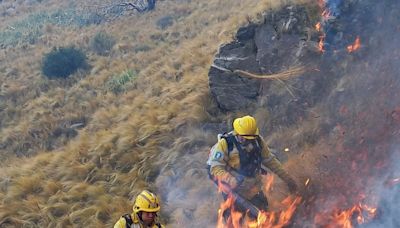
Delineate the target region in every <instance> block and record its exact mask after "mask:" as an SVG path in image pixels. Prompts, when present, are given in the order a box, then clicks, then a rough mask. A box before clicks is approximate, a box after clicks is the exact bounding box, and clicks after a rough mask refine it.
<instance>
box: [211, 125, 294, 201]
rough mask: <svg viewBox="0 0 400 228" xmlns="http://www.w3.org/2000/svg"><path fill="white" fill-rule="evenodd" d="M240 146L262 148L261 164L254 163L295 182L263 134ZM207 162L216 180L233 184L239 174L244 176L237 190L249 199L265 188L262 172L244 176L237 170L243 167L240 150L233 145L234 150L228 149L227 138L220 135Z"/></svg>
mask: <svg viewBox="0 0 400 228" xmlns="http://www.w3.org/2000/svg"><path fill="white" fill-rule="evenodd" d="M229 134H230V135H234V133H233V132H230V133H228V135H229ZM259 144H261V145H259ZM240 147H241V148H242V150H243V151H245V152H249V151H252V150H254V149H255V148H254V147H256V149H258V150H261V151H260V156H261V161H260V164H254V165H259V166H261V165H263V166H265V167H267V168H268V169H270V170H271V171H272V172H274V173H275V174H276V175H278V176H279V177H280V178H281V179H282V180H284V181H285V182H286V183H289V182H294V181H293V179H292V178H291V177H290V175H289V174H288V173H287V172H286V171H285V170H284V169H283V167H282V165H281V163H280V162H279V161H278V160H277V159H276V157H275V156H274V155H273V154H272V153H271V152H270V151H269V149H268V146H267V144H266V143H265V141H264V140H263V139H262V137H261V136H259V139H258V140H254V143H251V144H248V145H242V144H240ZM207 164H208V165H209V171H210V175H211V176H212V178H214V179H215V180H219V181H223V182H225V183H227V184H229V185H232V183H233V182H237V180H238V177H239V176H240V178H244V179H243V182H242V184H240V185H239V186H238V187H237V188H236V189H235V191H236V192H237V193H239V194H241V195H242V196H243V197H245V198H247V199H251V198H252V197H254V196H255V195H256V194H257V193H259V192H261V191H262V189H263V188H262V181H261V173H260V172H256V173H255V174H254V175H252V176H243V175H242V174H240V173H238V172H237V171H238V170H240V169H241V167H240V166H241V162H240V156H239V150H238V149H237V147H236V146H233V148H232V150H231V151H228V142H227V140H226V139H225V138H220V137H219V139H218V142H217V143H216V144H215V145H214V146H213V147H212V148H211V151H210V155H209V159H208V161H207ZM259 168H261V167H259Z"/></svg>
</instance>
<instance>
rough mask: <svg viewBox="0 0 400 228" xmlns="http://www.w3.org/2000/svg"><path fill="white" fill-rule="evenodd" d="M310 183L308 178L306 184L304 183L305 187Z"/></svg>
mask: <svg viewBox="0 0 400 228" xmlns="http://www.w3.org/2000/svg"><path fill="white" fill-rule="evenodd" d="M309 183H310V178H307V180H306V183H304V186H307V185H308V184H309Z"/></svg>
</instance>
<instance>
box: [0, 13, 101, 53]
mask: <svg viewBox="0 0 400 228" xmlns="http://www.w3.org/2000/svg"><path fill="white" fill-rule="evenodd" d="M103 19H104V18H103V17H101V16H100V15H99V14H96V13H92V12H79V11H77V10H76V9H72V8H71V9H63V10H61V9H60V10H57V11H55V12H45V11H42V12H38V13H33V14H30V15H29V16H27V17H26V18H25V19H23V20H20V21H18V22H15V23H13V24H11V25H9V26H8V27H7V28H6V29H5V30H3V31H0V43H2V44H3V45H5V46H15V45H17V44H22V43H29V44H34V43H35V42H36V41H37V39H38V38H39V37H40V36H41V35H43V34H44V33H45V32H44V27H45V25H46V24H53V25H58V26H77V27H83V26H88V25H91V24H99V23H101V22H102V21H103Z"/></svg>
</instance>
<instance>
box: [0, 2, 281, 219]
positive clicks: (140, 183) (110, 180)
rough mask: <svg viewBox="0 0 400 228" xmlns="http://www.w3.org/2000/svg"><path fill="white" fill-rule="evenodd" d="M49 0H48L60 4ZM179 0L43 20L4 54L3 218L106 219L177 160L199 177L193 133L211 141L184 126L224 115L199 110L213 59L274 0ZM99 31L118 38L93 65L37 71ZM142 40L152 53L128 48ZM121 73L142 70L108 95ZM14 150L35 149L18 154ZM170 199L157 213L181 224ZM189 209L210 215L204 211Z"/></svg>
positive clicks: (83, 44) (0, 193) (189, 176)
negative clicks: (85, 23)
mask: <svg viewBox="0 0 400 228" xmlns="http://www.w3.org/2000/svg"><path fill="white" fill-rule="evenodd" d="M56 2H57V1H49V4H50V6H51V7H57V5H56ZM77 2H78V1H77ZM178 2H180V1H160V2H159V4H158V6H157V10H155V11H154V12H150V13H147V14H143V15H137V14H134V15H131V16H128V17H125V18H121V19H120V20H117V21H114V22H111V23H107V24H103V25H101V26H90V27H85V28H82V29H79V28H74V27H71V28H60V27H57V26H51V27H50V26H49V27H46V31H47V33H46V34H45V35H44V36H43V37H41V39H40V40H39V42H38V43H37V44H35V45H28V46H21V47H20V46H17V47H10V48H7V49H4V50H0V54H1V55H0V56H2V58H3V57H5V61H1V63H0V68H1V69H3V71H2V72H5V73H4V74H3V73H2V74H0V77H1V82H2V85H1V96H2V99H3V100H4V102H3V103H1V105H2V107H3V106H4V107H5V108H4V110H2V111H1V112H0V115H1V116H0V118H1V122H0V123H1V125H0V126H1V128H0V139H1V140H0V143H1V145H2V147H1V148H3V149H0V153H1V154H2V156H4V159H3V161H2V162H1V163H0V164H1V165H2V167H1V168H0V178H1V179H0V180H1V181H0V202H1V207H0V226H3V225H4V226H6V225H11V226H25V227H29V226H33V227H35V226H40V227H46V226H47V227H69V226H75V227H110V226H112V225H113V223H114V222H115V221H116V220H117V219H118V217H119V216H120V215H121V214H123V213H126V212H129V211H130V210H131V203H130V201H129V200H132V198H133V197H134V196H135V195H136V194H137V193H138V192H139V191H141V190H142V189H143V188H151V189H155V188H156V187H157V186H156V184H155V183H154V178H155V176H157V173H158V172H160V171H162V170H168V168H170V167H173V166H174V164H175V163H177V162H178V161H179V160H181V159H182V158H184V160H185V161H187V163H186V165H187V167H186V166H185V167H184V168H187V169H188V171H189V172H188V173H187V174H186V176H185V177H184V179H185V180H188V181H187V182H184V183H181V184H182V186H183V187H184V188H186V189H190V188H193V189H195V186H196V183H195V182H194V179H193V177H198V176H197V175H199V173H198V172H197V171H195V170H191V169H192V168H193V167H191V166H192V165H193V164H194V163H192V161H191V159H190V157H188V156H185V155H186V154H185V153H188V151H189V150H191V149H194V148H197V149H198V150H204V149H205V148H206V147H207V146H208V145H197V144H196V143H195V142H196V139H199V138H200V139H201V140H203V141H205V142H208V143H210V142H212V139H211V138H210V137H209V136H207V135H204V133H202V132H196V131H195V130H193V131H191V132H192V133H191V134H189V135H188V134H187V129H192V128H191V126H195V125H196V124H199V123H201V122H202V121H204V120H206V119H215V118H222V119H224V118H225V117H221V116H209V114H208V113H207V111H206V109H207V108H208V107H210V106H212V105H214V106H215V104H213V103H212V101H210V99H209V91H208V78H207V74H208V69H209V66H210V64H211V63H212V59H213V56H214V54H215V53H216V52H217V50H218V47H219V45H220V44H222V43H224V42H228V41H230V40H232V38H233V37H234V34H235V32H236V31H237V29H238V28H239V27H240V26H243V25H245V24H247V23H248V22H249V21H259V20H261V19H262V16H263V15H262V14H263V12H264V11H265V10H266V9H268V8H273V7H277V6H279V4H280V3H281V2H280V1H272V0H265V1H259V0H248V1H242V0H229V1H228V0H224V1H219V0H210V1H203V0H195V1H186V2H184V3H181V4H178ZM78 3H79V2H78ZM36 7H37V8H34V9H36V10H41V9H43V8H41V7H40V6H36ZM221 9H223V10H221ZM166 15H174V16H176V19H175V22H174V24H173V25H172V26H171V27H168V28H167V29H165V30H160V29H158V28H157V27H156V21H157V20H158V19H159V18H161V17H163V16H166ZM13 20H17V18H14V17H13V18H8V19H7V20H4V21H3V22H2V23H1V27H3V26H5V25H6V23H8V22H10V21H13ZM100 30H106V31H107V32H108V33H110V34H113V36H115V37H116V39H117V45H116V46H115V48H114V49H113V50H112V53H111V54H110V56H109V57H102V56H101V57H100V56H96V55H94V54H91V53H89V54H88V57H89V60H90V63H91V64H92V69H91V71H90V72H88V73H86V74H85V73H83V72H81V73H77V74H76V75H74V76H73V77H72V78H70V79H68V80H65V81H63V80H48V79H45V78H43V77H42V76H41V74H40V61H41V58H42V56H43V54H44V53H46V52H48V51H49V50H50V49H51V48H52V47H53V46H63V45H70V44H75V45H76V46H78V47H81V48H83V49H86V48H87V45H88V40H89V39H90V37H92V36H93V35H94V34H96V32H98V31H100ZM140 45H147V46H148V47H150V49H149V50H148V51H146V52H137V53H136V52H134V51H133V49H134V48H135V47H138V46H140ZM127 69H134V70H136V71H137V72H138V78H137V81H135V84H134V85H131V86H130V87H128V88H127V92H126V93H123V94H119V95H116V94H113V93H110V92H109V91H107V90H106V88H105V84H106V82H107V81H108V80H109V79H110V78H112V77H113V76H114V75H116V74H120V73H122V72H123V71H125V70H127ZM228 118H229V117H228ZM83 121H86V122H87V124H86V126H85V127H84V128H83V129H82V130H79V134H78V136H77V137H75V138H67V137H66V136H60V137H58V138H57V137H53V133H54V131H55V130H56V129H57V128H60V127H62V128H69V127H70V126H71V125H72V124H74V123H80V122H83ZM185 129H186V130H185ZM15 153H18V154H29V156H30V157H29V158H24V159H22V158H15V157H13V154H15ZM202 158H203V155H201V156H200V155H199V159H202ZM195 165H197V163H195ZM163 175H164V174H163ZM201 178H202V180H203V179H204V178H206V177H201ZM198 194H204V192H201V191H198V190H193V191H192V192H191V193H190V194H189V196H191V197H194V196H195V195H198ZM167 207H168V206H167ZM169 207H170V209H171V210H173V213H172V212H171V214H169V212H163V213H164V215H166V216H167V217H169V218H168V219H166V220H168V221H170V222H171V224H174V221H175V224H176V221H178V220H182V221H183V220H184V218H182V216H183V215H182V214H181V213H180V212H179V210H178V209H177V208H176V207H174V206H172V207H171V205H170V206H169ZM203 207H205V206H203ZM195 214H196V216H198V217H207V216H210V214H211V215H212V216H214V212H213V211H212V212H211V211H208V212H207V211H205V209H204V210H199V211H196V212H195Z"/></svg>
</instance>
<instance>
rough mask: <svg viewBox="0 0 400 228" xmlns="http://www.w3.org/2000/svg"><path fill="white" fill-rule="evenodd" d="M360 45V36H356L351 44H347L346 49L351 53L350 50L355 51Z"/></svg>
mask: <svg viewBox="0 0 400 228" xmlns="http://www.w3.org/2000/svg"><path fill="white" fill-rule="evenodd" d="M360 47H361V40H360V37H359V36H357V38H356V40H355V41H354V43H353V44H352V45H349V46H347V51H348V52H349V53H352V52H355V51H357V50H358V49H360Z"/></svg>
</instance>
